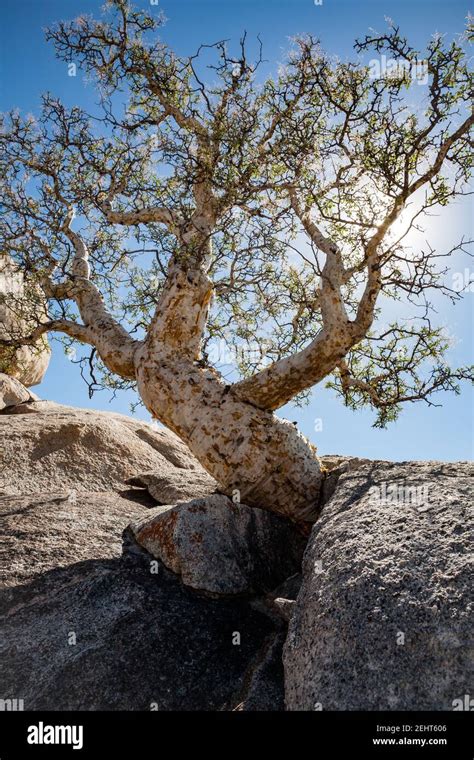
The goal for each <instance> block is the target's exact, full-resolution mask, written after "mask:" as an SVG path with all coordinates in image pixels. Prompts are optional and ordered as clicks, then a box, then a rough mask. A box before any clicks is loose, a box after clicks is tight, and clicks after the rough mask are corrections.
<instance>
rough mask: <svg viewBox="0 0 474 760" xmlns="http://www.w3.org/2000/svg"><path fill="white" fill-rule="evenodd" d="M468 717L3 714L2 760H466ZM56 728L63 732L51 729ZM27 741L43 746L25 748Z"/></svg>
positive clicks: (0, 717) (469, 739)
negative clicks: (181, 757) (180, 757)
mask: <svg viewBox="0 0 474 760" xmlns="http://www.w3.org/2000/svg"><path fill="white" fill-rule="evenodd" d="M472 718H473V716H472V715H471V713H470V712H419V713H414V712H364V713H362V712H331V713H329V712H327V713H325V712H313V713H289V712H287V713H255V712H254V713H242V712H241V713H239V712H234V713H228V712H227V713H225V712H221V713H218V712H217V713H216V712H214V713H205V712H190V713H184V712H180V713H171V712H161V713H160V712H149V713H148V712H146V713H145V712H127V713H123V712H3V713H0V760H22V758H24V757H25V756H26V757H38V758H43V757H53V758H54V757H56V758H61V760H62V759H63V758H68V757H71V758H84V757H86V758H107V759H108V758H113V757H114V756H116V757H117V758H118V757H122V756H123V755H126V756H127V757H128V758H129V759H130V760H139V758H140V757H146V758H150V757H156V758H159V757H160V756H163V755H165V754H167V755H172V756H176V754H177V753H181V752H183V751H185V750H187V751H188V752H192V754H193V756H194V755H199V754H203V753H205V754H206V755H209V754H211V755H212V754H219V756H220V757H226V756H227V755H236V754H238V755H240V756H241V757H242V760H246V758H247V757H248V755H249V753H252V751H253V750H255V749H256V747H257V745H260V746H261V745H263V746H264V748H265V755H266V757H268V754H269V753H270V752H273V751H278V754H279V755H280V756H281V754H282V752H284V751H285V750H286V749H288V752H291V755H290V757H291V758H294V757H295V756H296V755H297V754H301V753H304V754H306V755H308V753H309V755H310V756H311V758H315V760H317V759H319V758H321V759H322V760H323V759H324V760H326V758H329V759H330V760H332V756H333V753H334V758H336V757H337V758H339V757H348V758H349V757H351V758H352V757H354V756H357V755H358V754H361V757H374V758H399V757H400V758H405V757H406V758H410V759H411V758H417V759H418V758H419V759H420V760H424V759H425V758H426V759H427V758H435V759H436V758H450V760H451V759H452V760H464V759H466V760H472V758H473V757H474V752H473V734H474V731H473V728H474V721H473V720H472ZM58 726H64V727H69V728H66V729H65V731H64V732H61V731H59V732H57V731H56V727H58ZM49 727H52V728H49ZM72 727H76V732H75V733H73V728H72ZM79 727H82V737H81V735H80V732H79ZM28 737H30V739H31V740H39V739H42V740H43V742H44V743H43V744H32V743H28ZM50 738H54V739H56V740H57V741H61V740H62V739H63V740H69V741H70V742H74V743H75V744H76V745H77V746H78V745H79V744H80V743H81V738H82V747H81V748H79V746H78V748H77V750H74V749H73V745H72V744H71V743H69V744H64V743H61V744H50V743H46V741H49V739H50ZM374 740H375V741H374ZM423 741H424V743H423Z"/></svg>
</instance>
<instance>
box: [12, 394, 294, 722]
mask: <svg viewBox="0 0 474 760" xmlns="http://www.w3.org/2000/svg"><path fill="white" fill-rule="evenodd" d="M22 407H29V408H30V407H34V408H35V413H34V414H32V415H30V414H28V415H27V414H26V413H25V412H24V410H23V409H22ZM14 410H15V411H14ZM7 411H8V412H9V414H8V415H6V416H0V440H1V444H2V445H1V446H0V459H1V465H2V468H3V469H2V470H1V476H0V478H1V479H2V480H3V482H4V485H3V486H2V485H0V546H1V552H0V672H1V674H2V677H1V679H0V699H5V700H7V699H15V698H16V699H23V700H24V707H25V710H27V711H29V710H161V711H166V710H234V709H237V708H238V709H253V710H257V709H268V708H269V707H272V709H282V706H283V678H282V662H281V647H282V635H283V634H282V629H281V625H279V624H278V621H277V622H275V621H273V620H272V619H271V618H270V617H269V616H268V615H266V614H265V613H264V612H262V611H259V610H258V609H255V608H254V607H253V606H252V604H251V603H249V602H248V601H247V600H245V599H242V598H237V599H235V598H234V599H219V600H215V599H211V598H208V597H204V596H200V595H198V594H196V593H193V592H191V591H189V590H187V589H186V588H184V587H183V585H182V583H181V582H180V579H179V578H178V577H177V576H176V575H174V574H173V573H172V572H170V571H169V570H167V569H166V568H165V567H164V566H163V565H162V564H160V563H157V562H156V561H155V560H152V558H151V557H150V555H149V554H148V553H147V552H145V551H144V550H143V549H141V548H140V547H139V546H138V545H137V544H136V543H135V542H133V546H128V547H126V548H125V551H124V550H123V545H122V533H123V531H124V528H125V527H126V526H127V525H128V524H129V523H130V521H135V522H136V521H137V520H139V519H144V518H146V517H147V516H148V515H149V514H150V512H149V506H150V503H152V500H151V498H150V497H149V496H148V492H146V491H145V490H143V489H142V490H139V489H128V490H127V491H124V490H123V488H124V486H123V481H124V480H126V478H128V477H130V476H131V475H132V473H133V472H143V471H144V470H146V469H147V468H154V471H155V472H158V471H159V472H163V473H165V472H166V473H167V474H169V476H170V478H173V477H174V475H175V471H176V470H177V469H178V470H179V471H180V472H183V473H185V472H186V473H189V475H190V476H191V477H192V476H193V475H196V474H198V475H199V474H201V473H202V468H201V467H200V465H199V464H198V463H197V461H196V460H195V459H194V458H193V457H192V455H191V454H190V452H189V451H188V450H187V449H186V447H185V446H184V445H183V444H182V443H181V442H180V441H179V440H178V439H177V438H176V437H175V436H174V435H172V434H171V433H168V432H167V431H166V430H163V429H160V428H155V427H154V426H151V425H147V424H146V423H142V422H141V421H139V420H133V419H128V418H126V417H122V416H120V415H112V414H106V413H97V412H94V411H86V410H77V409H70V408H68V407H61V406H59V405H57V404H53V403H50V402H33V403H28V404H20V405H19V406H16V407H11V411H12V412H13V413H12V414H10V408H9V409H8V410H7ZM160 468H161V469H160ZM172 482H173V483H175V482H176V480H173V481H172ZM87 489H89V490H87ZM117 491H120V493H117ZM153 503H154V502H153ZM157 565H158V567H156V566H157Z"/></svg>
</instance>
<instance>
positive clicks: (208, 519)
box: [129, 494, 306, 594]
mask: <svg viewBox="0 0 474 760" xmlns="http://www.w3.org/2000/svg"><path fill="white" fill-rule="evenodd" d="M129 531H130V533H131V534H132V536H133V538H134V539H135V540H136V541H137V543H138V544H139V545H140V546H141V547H143V548H144V549H146V550H147V551H148V552H149V553H150V554H151V555H152V556H153V557H155V558H156V559H159V560H161V561H162V562H163V563H164V565H165V566H166V567H167V568H169V569H170V570H172V571H173V572H174V573H176V574H177V575H179V576H180V577H181V580H182V582H183V583H184V585H185V586H189V587H191V588H193V589H196V590H199V591H205V592H208V593H210V594H249V593H257V592H258V593H260V592H264V591H270V590H271V589H272V588H274V587H275V586H276V585H277V584H279V583H281V582H282V581H283V580H284V579H285V578H287V577H288V576H289V575H293V574H294V573H295V572H296V571H297V570H298V568H299V567H300V564H301V558H302V555H303V551H304V547H305V544H306V539H305V538H304V537H303V536H302V535H301V534H300V533H299V532H298V531H297V529H296V528H295V527H294V526H293V525H291V524H290V523H289V522H288V521H286V520H284V519H283V518H280V517H278V516H277V515H274V514H272V513H270V512H266V511H264V510H261V509H255V508H252V507H247V506H246V505H244V504H234V503H233V502H232V501H231V500H230V499H228V498H227V497H226V496H223V495H222V494H213V495H211V496H207V497H205V498H201V499H193V500H192V501H189V502H186V503H181V504H178V505H174V506H163V507H157V508H155V509H151V510H149V511H148V513H147V514H146V515H145V516H144V517H143V518H141V519H139V520H138V521H135V522H133V523H132V524H131V525H130V528H129Z"/></svg>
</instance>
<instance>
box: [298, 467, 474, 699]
mask: <svg viewBox="0 0 474 760" xmlns="http://www.w3.org/2000/svg"><path fill="white" fill-rule="evenodd" d="M473 475H474V466H473V465H472V464H469V463H453V464H450V463H439V462H403V463H387V462H386V463H383V462H380V463H374V464H363V465H361V466H360V467H359V468H358V469H357V470H355V471H353V472H347V473H345V474H343V475H342V476H341V477H340V479H339V482H338V484H337V488H336V491H335V493H334V495H333V497H332V499H331V500H330V502H329V503H328V504H327V505H326V507H325V509H324V511H323V514H322V516H321V518H320V520H319V521H318V522H317V523H316V525H315V526H314V528H313V531H312V535H311V538H310V542H309V544H308V549H307V551H306V553H305V558H304V565H303V586H302V588H301V591H300V594H299V596H298V600H297V604H296V611H295V612H294V614H293V616H292V618H291V622H290V627H289V635H288V639H287V641H286V645H285V655H284V664H285V681H286V683H285V692H286V706H287V709H289V710H314V709H320V708H321V707H322V709H323V710H397V709H398V710H452V709H453V701H454V700H456V699H458V698H462V697H463V696H464V695H465V694H472V690H473V684H474V673H473V663H474V656H473V655H474V650H473V640H472V622H473V619H472V612H473V599H472V593H471V591H472V577H473V572H472V571H473V564H472V528H473V495H474V488H473Z"/></svg>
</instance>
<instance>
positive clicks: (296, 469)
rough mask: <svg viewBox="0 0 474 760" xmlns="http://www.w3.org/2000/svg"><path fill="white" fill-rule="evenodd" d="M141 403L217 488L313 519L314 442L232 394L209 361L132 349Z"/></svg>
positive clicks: (317, 472)
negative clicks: (183, 445) (201, 362)
mask: <svg viewBox="0 0 474 760" xmlns="http://www.w3.org/2000/svg"><path fill="white" fill-rule="evenodd" d="M135 366H136V376H137V380H138V389H139V392H140V395H141V398H142V399H143V402H144V403H145V405H146V407H147V409H148V410H149V411H150V412H151V413H152V415H153V416H154V417H155V418H157V419H158V420H159V421H160V422H162V423H163V424H165V425H167V427H169V428H170V429H171V430H173V431H174V432H175V433H176V434H177V435H178V436H179V437H180V438H181V439H182V440H183V441H184V442H185V443H186V444H187V445H188V446H189V448H190V449H191V451H192V452H193V454H194V455H195V456H196V458H197V459H198V460H199V461H200V462H201V464H202V465H203V467H204V468H205V469H206V470H207V471H208V472H209V473H210V474H211V475H212V476H213V477H214V478H215V479H216V480H217V482H218V483H219V485H220V486H221V488H222V490H223V492H224V493H226V494H228V495H229V496H230V497H231V498H232V497H233V498H234V499H237V500H240V501H242V502H243V503H245V504H248V505H251V506H256V507H261V508H263V509H267V510H270V511H272V512H277V513H279V514H282V515H285V516H287V517H290V518H291V519H292V520H295V521H297V522H314V520H315V519H316V517H317V513H318V502H319V493H320V488H321V482H322V473H321V466H320V463H319V461H318V458H317V456H316V450H315V448H314V447H313V446H312V445H311V444H310V443H309V441H307V440H306V439H305V438H304V437H303V436H302V435H301V433H299V432H298V430H297V429H296V428H295V426H294V425H293V424H291V423H290V422H286V421H284V420H281V419H278V418H277V417H276V416H275V415H274V414H273V413H272V412H266V411H262V410H261V409H258V408H257V407H255V406H252V405H251V404H249V403H247V402H244V401H241V400H239V399H238V398H236V396H234V395H233V393H232V391H231V390H230V387H229V386H227V385H225V384H224V382H223V381H222V380H221V379H220V378H219V377H218V376H217V375H216V374H215V373H213V372H212V370H208V369H200V368H199V367H198V366H196V365H195V364H194V363H193V362H192V361H189V359H186V358H180V357H179V356H176V354H174V353H173V352H171V351H167V352H163V351H159V353H157V352H154V351H153V350H152V349H151V346H150V345H149V344H148V343H145V344H144V345H143V347H142V348H140V349H139V350H138V351H137V353H136V356H135Z"/></svg>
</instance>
